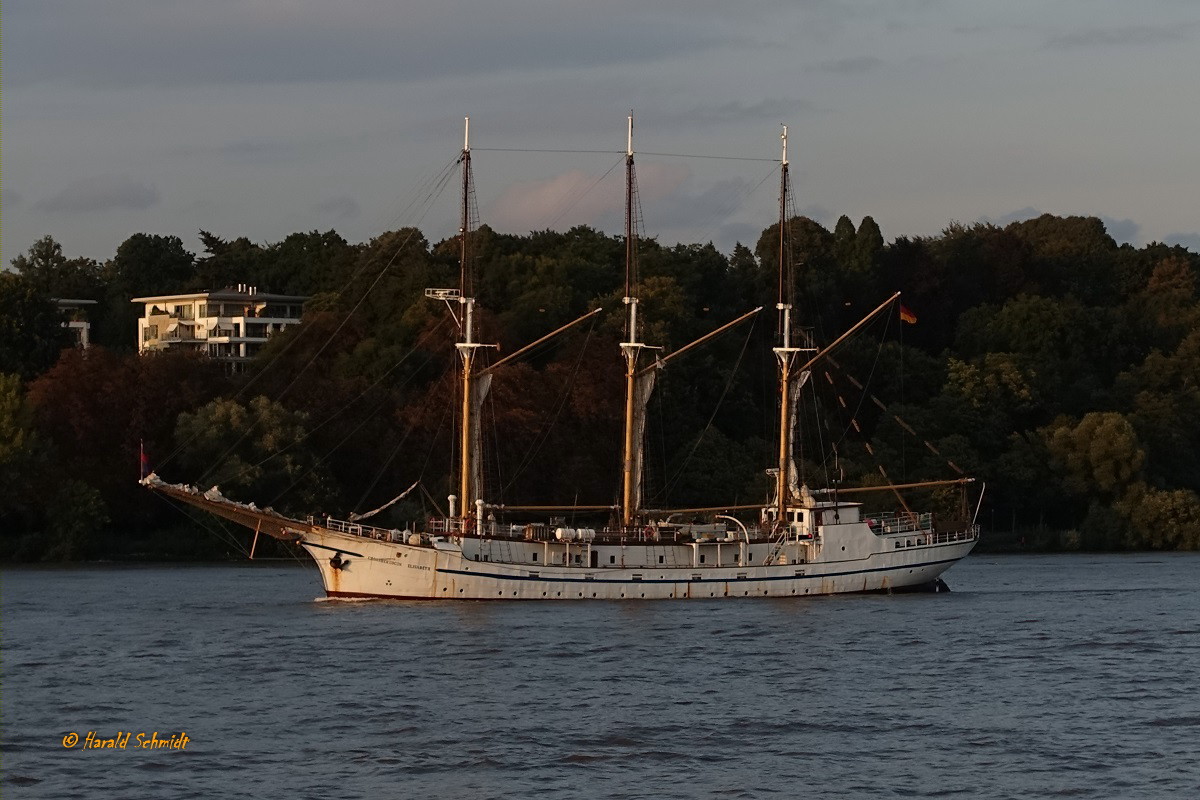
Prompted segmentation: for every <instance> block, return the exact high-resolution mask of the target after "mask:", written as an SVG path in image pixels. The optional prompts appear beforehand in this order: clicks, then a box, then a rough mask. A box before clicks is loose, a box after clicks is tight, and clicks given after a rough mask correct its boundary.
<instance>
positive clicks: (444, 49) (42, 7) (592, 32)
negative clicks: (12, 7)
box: [5, 0, 738, 86]
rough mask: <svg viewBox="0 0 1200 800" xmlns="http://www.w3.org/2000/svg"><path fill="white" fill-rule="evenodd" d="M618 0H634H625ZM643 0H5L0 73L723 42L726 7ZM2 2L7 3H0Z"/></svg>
mask: <svg viewBox="0 0 1200 800" xmlns="http://www.w3.org/2000/svg"><path fill="white" fill-rule="evenodd" d="M624 5H627V6H629V11H630V12H635V11H637V10H639V6H640V4H635V3H634V2H633V0H625V2H624ZM676 5H679V6H681V8H680V9H677V10H676V12H675V13H672V12H670V11H668V10H667V9H656V10H655V12H654V13H641V14H639V19H638V23H637V24H635V25H631V24H628V22H627V21H626V14H625V13H624V12H622V11H621V10H620V9H617V10H612V9H610V7H609V5H608V4H602V5H598V4H593V3H589V2H584V0H560V2H554V3H550V2H546V0H511V1H510V2H505V3H495V4H477V3H473V2H470V0H440V1H439V2H434V1H433V0H413V2H410V3H405V4H404V5H403V8H398V7H397V6H396V4H395V3H393V2H388V1H387V0H360V1H359V2H355V3H352V4H351V5H350V7H349V8H343V7H342V6H341V5H340V4H331V3H328V2H324V0H287V2H280V1H275V2H272V1H271V0H258V2H244V0H236V1H235V0H212V2H210V3H180V2H173V3H163V2H161V1H160V0H107V2H102V3H94V4H84V5H82V6H80V5H78V4H74V3H70V4H68V3H67V2H66V0H44V1H43V2H38V3H32V4H28V5H27V6H24V7H22V8H19V9H17V10H16V11H15V12H14V14H12V15H10V16H15V17H16V19H15V20H8V21H9V23H10V24H17V25H19V27H20V29H21V30H22V37H21V38H20V39H19V40H18V39H14V40H13V41H12V42H11V43H9V42H6V43H5V44H6V45H9V47H8V50H9V51H10V52H8V53H6V54H5V55H6V59H5V61H6V62H7V63H6V64H5V66H6V67H7V66H9V64H12V65H13V66H12V67H10V68H9V69H8V70H7V71H6V72H7V74H6V75H5V78H6V80H7V81H8V82H9V84H10V85H24V84H28V83H33V82H35V81H48V80H51V81H64V82H69V83H76V84H81V85H87V86H114V85H115V86H146V85H157V86H179V85H212V84H257V83H294V82H308V81H312V82H331V83H338V82H345V81H388V82H396V83H404V82H412V81H421V80H429V79H434V78H439V77H444V76H455V75H458V76H461V75H494V74H496V73H500V72H523V71H539V70H545V69H569V70H579V69H587V68H595V67H597V66H604V65H611V64H625V65H628V64H646V63H655V62H660V61H663V60H667V59H670V58H672V57H673V56H676V55H695V54H696V53H700V52H705V51H707V50H710V49H714V48H719V47H724V46H726V44H727V42H728V39H729V36H730V35H731V26H734V25H736V24H737V22H738V18H737V16H736V15H734V14H733V13H732V12H730V11H729V10H727V9H723V8H721V7H720V4H717V3H712V4H710V7H701V8H700V9H697V10H696V11H695V12H693V11H692V10H691V9H690V8H689V9H688V11H687V13H686V14H685V13H684V12H683V10H682V6H683V4H682V3H677V4H676ZM6 12H7V9H6Z"/></svg>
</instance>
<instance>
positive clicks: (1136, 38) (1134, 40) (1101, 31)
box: [1045, 24, 1194, 50]
mask: <svg viewBox="0 0 1200 800" xmlns="http://www.w3.org/2000/svg"><path fill="white" fill-rule="evenodd" d="M1192 27H1194V26H1193V25H1188V24H1184V25H1160V26H1151V25H1126V26H1123V27H1115V28H1088V29H1085V30H1081V31H1072V32H1071V33H1064V34H1059V35H1058V36H1053V37H1051V38H1050V39H1049V40H1047V42H1046V45H1045V47H1046V49H1047V50H1063V49H1075V48H1083V47H1117V46H1125V45H1155V44H1165V43H1168V42H1183V41H1187V40H1189V39H1191V38H1192V33H1191V30H1190V29H1191V28H1192Z"/></svg>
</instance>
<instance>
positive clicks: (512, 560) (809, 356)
mask: <svg viewBox="0 0 1200 800" xmlns="http://www.w3.org/2000/svg"><path fill="white" fill-rule="evenodd" d="M469 131H470V128H469V119H468V120H467V124H466V133H465V135H464V142H463V150H462V154H461V158H460V161H461V164H462V174H463V180H462V185H463V202H462V226H461V231H460V232H461V237H462V241H461V253H460V256H461V257H460V274H459V286H458V287H457V288H452V289H427V290H426V296H427V297H429V298H431V299H433V300H439V301H443V302H445V303H446V304H447V305H448V306H450V308H451V313H452V314H454V316H455V319H456V321H457V322H458V324H459V329H460V339H459V341H458V343H457V345H456V347H457V351H458V361H459V367H460V369H461V375H460V381H459V392H458V396H457V398H456V403H457V404H458V406H459V417H460V419H459V425H458V436H459V437H460V441H459V442H458V443H457V451H458V462H459V463H458V464H457V467H458V470H457V472H458V475H457V494H451V495H450V496H449V498H448V500H449V509H448V510H449V513H448V514H447V515H446V516H439V517H433V518H430V519H428V520H426V521H425V522H424V523H422V524H421V525H419V526H414V528H411V529H406V530H396V529H386V528H381V527H374V526H372V525H368V524H364V523H363V522H362V517H354V516H353V515H352V516H351V518H350V519H347V520H340V519H335V518H332V517H329V516H323V517H316V516H308V517H306V518H304V519H298V518H291V517H287V516H284V515H281V514H278V513H275V512H274V511H272V510H270V509H260V508H258V507H257V506H255V505H254V504H253V503H239V502H236V501H234V500H231V499H228V498H225V497H224V496H222V495H221V493H220V492H219V490H218V489H217V488H216V487H213V488H212V489H209V490H207V491H202V490H200V489H197V488H193V487H191V486H186V485H181V484H171V483H166V482H164V481H162V480H161V479H159V478H158V476H157V475H155V474H151V475H148V476H146V477H145V478H144V479H143V481H142V482H143V483H144V484H145V485H146V486H147V487H149V488H150V489H152V490H154V491H157V492H161V493H163V494H164V495H167V496H169V497H172V498H174V499H176V500H178V501H181V502H183V503H186V504H188V505H192V506H196V507H198V508H201V509H203V510H205V511H207V512H209V513H211V514H214V515H216V516H219V517H222V518H225V519H228V520H231V521H233V522H235V523H238V524H240V525H243V526H245V527H247V528H249V529H251V530H253V531H254V534H255V542H256V543H257V539H258V536H259V535H261V534H265V535H268V536H272V537H274V538H276V539H280V540H282V541H285V542H290V543H293V544H295V545H297V546H299V547H300V548H303V549H304V550H305V551H306V552H307V553H308V554H309V555H310V556H311V557H312V559H313V561H314V562H315V563H316V565H317V567H318V569H319V571H320V575H321V580H322V582H323V585H324V590H325V593H326V594H327V595H328V596H330V597H336V598H390V599H403V600H593V599H595V600H621V599H647V600H649V599H681V598H717V597H797V596H813V595H828V594H836V593H843V592H871V591H899V590H912V589H919V588H934V589H935V590H936V588H939V587H944V583H942V582H941V579H940V576H941V574H942V573H943V572H945V571H946V570H947V569H949V568H950V567H951V566H952V565H953V564H954V563H955V562H957V561H959V560H960V559H962V558H963V557H964V556H966V555H967V554H968V553H969V552H970V551H971V549H972V548H973V547H974V546H975V544H976V542H977V541H978V539H979V526H978V525H977V524H975V519H974V517H977V516H978V511H979V506H978V505H976V506H975V508H974V515H971V514H969V511H970V509H969V507H968V504H967V502H966V492H965V488H966V485H967V484H969V483H970V482H971V480H972V479H971V478H967V477H960V478H956V479H953V480H947V481H932V482H925V483H922V484H905V485H894V484H889V485H888V486H886V487H873V488H875V489H879V488H883V489H890V490H893V491H895V493H896V498H897V500H898V501H899V505H900V508H899V509H898V510H896V511H892V512H887V513H872V514H870V515H869V516H868V515H866V514H865V513H864V505H863V503H860V502H857V501H855V500H852V499H847V497H848V496H849V497H853V496H854V492H855V490H854V489H847V488H839V486H838V485H837V483H836V482H835V483H834V485H833V486H832V487H831V488H828V489H810V488H809V487H808V486H807V485H805V484H803V483H800V481H799V478H798V470H797V467H796V463H795V458H794V455H793V450H794V447H795V438H796V437H795V429H796V411H795V408H796V404H797V401H798V397H799V392H800V391H801V389H802V387H803V386H804V385H805V383H806V382H807V379H808V377H809V376H810V374H811V367H812V366H813V365H814V364H815V363H816V362H817V361H818V360H820V359H822V358H825V357H827V356H828V355H829V354H830V353H831V351H832V350H833V349H834V348H835V347H836V346H837V345H838V344H839V343H840V342H842V341H843V340H844V339H845V338H846V337H847V336H849V335H850V334H852V333H853V332H854V331H855V330H857V329H858V328H859V327H861V326H862V325H864V324H865V323H866V322H867V321H868V320H870V319H871V318H873V317H874V316H876V315H877V314H879V313H881V312H882V311H883V310H885V309H887V308H891V307H892V306H893V305H894V304H895V303H896V302H898V297H899V295H898V294H896V295H893V296H892V297H891V298H889V299H888V300H887V301H885V302H884V303H883V304H881V305H880V306H879V307H877V308H876V309H875V310H874V311H872V312H871V314H869V315H868V316H867V317H866V318H864V319H863V320H862V321H861V322H859V323H858V325H856V326H854V327H853V328H851V329H850V330H849V331H847V332H846V333H845V334H843V336H842V337H840V338H839V339H837V340H835V341H834V342H833V343H832V344H831V345H829V346H828V347H825V348H823V349H817V348H815V347H813V346H811V343H810V342H809V341H808V337H806V336H805V335H804V334H803V333H802V332H801V331H798V330H796V329H795V328H794V326H793V321H792V305H791V301H790V298H789V296H788V295H789V293H790V289H791V287H790V285H789V284H790V281H789V280H787V278H786V276H785V270H786V266H785V265H786V264H787V263H788V260H789V259H788V241H787V232H788V220H787V196H788V191H789V177H788V158H787V128H786V127H785V128H784V129H783V134H782V157H781V159H780V170H781V180H780V220H779V223H780V224H779V291H778V302H777V304H776V311H777V312H778V332H777V346H775V347H774V348H773V351H774V354H775V357H776V358H775V360H776V363H777V366H778V375H779V398H778V406H779V422H778V429H779V442H778V462H777V463H776V464H775V465H773V467H772V468H771V469H770V470H768V472H769V473H771V474H772V475H773V478H774V481H773V483H774V488H773V497H772V498H771V499H770V501H769V502H762V503H759V504H757V505H752V506H713V507H710V508H695V509H684V510H683V511H684V512H687V513H688V515H689V519H691V520H692V521H688V522H682V521H676V517H679V516H680V514H679V513H678V512H679V511H680V510H675V513H670V512H667V511H653V510H649V509H646V508H644V507H643V505H642V473H643V456H642V439H643V434H644V430H645V419H646V415H645V409H646V405H647V402H648V400H649V398H650V396H651V394H652V392H653V387H654V382H655V377H656V375H657V374H658V373H659V372H660V371H661V370H662V369H663V368H664V366H665V365H666V363H667V362H668V361H669V360H670V359H672V358H674V357H675V356H678V355H680V354H682V353H683V352H685V351H687V350H689V349H690V348H691V347H693V346H694V345H697V344H700V343H701V342H703V341H705V340H708V339H710V338H711V337H713V336H715V335H717V334H719V333H720V332H722V331H724V330H726V329H728V328H729V327H731V326H733V325H736V324H738V323H739V322H741V321H742V320H744V319H747V318H748V317H750V316H752V315H754V314H756V313H757V312H758V311H761V309H755V310H754V311H751V312H749V313H748V314H746V315H743V316H742V317H740V318H738V319H737V320H734V321H732V322H730V323H728V324H727V325H725V326H722V327H721V328H718V329H717V330H716V331H713V332H712V333H710V334H708V335H707V336H705V337H702V338H701V339H700V340H697V341H696V342H693V343H692V344H690V345H687V346H686V347H683V348H680V349H679V350H677V351H675V352H674V353H671V354H669V355H662V354H654V355H653V356H651V353H650V351H654V350H657V349H658V348H654V347H652V346H651V345H649V344H647V343H645V342H642V341H641V340H640V333H639V324H638V303H639V298H638V294H637V292H638V281H637V275H636V266H635V264H636V246H635V236H634V202H635V189H634V180H635V177H634V150H633V118H632V116H631V117H630V118H629V120H628V135H627V142H626V152H625V167H626V182H625V186H626V193H625V208H626V213H625V287H624V288H625V292H624V300H623V301H624V305H625V334H626V335H625V337H624V338H625V340H626V341H624V342H621V343H620V349H621V354H622V356H623V358H624V362H625V404H624V409H625V413H624V428H623V430H624V441H623V448H622V449H623V453H622V463H621V498H620V499H621V502H620V504H619V506H611V507H604V506H601V507H581V506H560V507H548V506H539V507H532V506H526V507H520V506H511V505H509V506H505V505H500V504H492V503H489V502H488V500H487V499H486V498H485V497H484V496H483V495H484V491H483V486H482V484H483V482H482V479H481V478H482V471H481V468H480V462H481V457H480V454H481V439H482V437H481V435H480V417H481V408H482V404H483V400H484V398H485V397H486V396H487V393H488V390H489V387H490V384H491V377H492V374H493V372H494V370H495V369H496V368H497V367H498V366H500V365H501V364H503V363H506V362H508V361H509V360H511V359H513V358H515V357H517V356H519V355H521V353H523V352H525V350H527V349H528V348H522V349H521V350H519V351H517V352H516V353H513V354H512V355H511V356H508V357H506V358H504V359H501V360H499V361H497V362H496V363H494V364H492V365H491V366H488V367H482V368H481V367H480V366H479V363H478V362H479V359H478V358H477V356H478V353H479V351H480V349H482V348H485V347H490V346H491V345H488V344H486V343H482V342H479V341H477V340H476V330H475V302H476V299H475V297H474V296H473V281H472V278H471V274H470V270H469V268H468V240H469V233H470V231H469V227H470V222H471V215H470V208H469V205H468V197H469V196H470V192H471V185H470V181H471V170H470V159H471V147H470V136H469ZM597 311H598V310H597ZM592 313H593V314H594V313H596V311H593V312H592ZM587 316H590V314H589V315H587ZM578 321H579V320H577V321H576V322H578ZM571 324H575V323H571ZM545 338H546V337H543V339H541V340H538V342H535V343H533V345H530V346H529V347H533V346H534V345H537V344H539V343H540V342H541V341H543V340H544V339H545ZM452 483H453V481H452ZM917 485H920V486H934V485H957V486H958V487H959V488H960V489H962V490H963V492H962V503H961V513H960V514H958V515H957V516H956V517H955V518H953V519H947V518H945V517H943V516H940V515H935V514H933V513H930V512H920V511H915V510H913V509H911V508H909V507H908V505H907V504H906V503H905V502H904V501H903V499H902V496H901V494H900V492H899V490H900V489H905V488H911V487H913V486H917ZM410 488H411V487H410ZM868 490H870V489H863V491H868ZM981 500H982V496H981V497H980V501H981ZM567 510H571V511H580V510H591V511H600V510H607V511H609V512H610V513H611V515H612V516H611V517H610V520H609V524H607V525H604V526H602V527H597V528H589V527H573V526H568V525H566V524H565V519H566V518H565V517H559V518H558V522H557V524H555V523H554V522H553V521H539V522H509V521H498V520H497V514H499V515H500V517H501V518H504V517H509V518H510V519H511V518H512V517H511V515H515V514H517V513H521V512H525V513H529V512H533V511H537V512H539V513H545V512H552V511H567ZM753 511H757V512H758V514H757V517H758V518H757V520H753V521H751V522H748V523H747V522H743V521H741V520H740V519H739V518H738V517H737V516H735V515H734V513H735V512H742V513H747V512H753ZM698 515H704V516H698ZM251 552H252V553H253V548H252V550H251Z"/></svg>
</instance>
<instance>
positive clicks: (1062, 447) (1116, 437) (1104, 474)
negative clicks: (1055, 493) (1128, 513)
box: [1043, 411, 1146, 499]
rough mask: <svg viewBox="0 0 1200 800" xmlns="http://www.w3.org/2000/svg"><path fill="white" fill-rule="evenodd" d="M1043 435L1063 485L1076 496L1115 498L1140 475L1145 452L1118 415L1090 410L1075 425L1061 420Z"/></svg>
mask: <svg viewBox="0 0 1200 800" xmlns="http://www.w3.org/2000/svg"><path fill="white" fill-rule="evenodd" d="M1043 435H1044V436H1045V438H1046V446H1047V449H1048V450H1049V452H1050V457H1051V459H1052V460H1053V462H1054V464H1055V466H1056V467H1058V468H1060V469H1062V470H1063V478H1064V480H1063V483H1064V485H1065V486H1066V487H1067V489H1068V490H1070V491H1073V492H1075V493H1077V494H1081V495H1088V496H1100V497H1106V498H1110V499H1112V498H1117V497H1120V496H1122V495H1123V494H1124V493H1125V490H1126V489H1127V488H1128V487H1129V486H1130V485H1131V484H1133V483H1134V482H1135V481H1137V480H1138V479H1139V478H1140V477H1141V475H1142V468H1143V466H1144V465H1145V461H1146V453H1145V451H1143V450H1142V446H1141V443H1140V442H1139V441H1138V437H1137V433H1136V432H1135V431H1134V429H1133V425H1131V424H1130V422H1129V420H1128V419H1126V418H1125V417H1124V416H1122V415H1121V414H1118V413H1116V412H1111V411H1109V412H1100V411H1093V412H1091V413H1089V414H1085V415H1084V417H1083V419H1082V420H1080V421H1079V422H1078V423H1072V422H1071V421H1070V420H1068V419H1060V420H1058V421H1056V423H1055V424H1054V425H1052V426H1050V427H1049V428H1047V429H1046V430H1045V431H1044V434H1043Z"/></svg>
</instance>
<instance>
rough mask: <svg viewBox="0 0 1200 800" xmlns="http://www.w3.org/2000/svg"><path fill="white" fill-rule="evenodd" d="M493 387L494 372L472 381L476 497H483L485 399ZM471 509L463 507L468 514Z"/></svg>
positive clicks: (473, 481) (473, 477)
mask: <svg viewBox="0 0 1200 800" xmlns="http://www.w3.org/2000/svg"><path fill="white" fill-rule="evenodd" d="M491 388H492V373H490V372H484V373H483V374H481V375H476V376H475V380H474V381H472V383H471V485H472V486H474V487H475V488H474V492H475V497H483V433H482V429H483V425H482V424H480V423H481V421H482V420H483V401H484V400H486V399H487V395H488V392H489V391H490V390H491ZM469 511H470V509H463V513H464V514H466V513H468V512H469Z"/></svg>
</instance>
